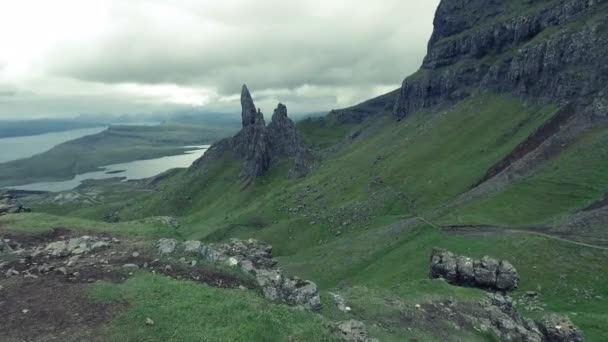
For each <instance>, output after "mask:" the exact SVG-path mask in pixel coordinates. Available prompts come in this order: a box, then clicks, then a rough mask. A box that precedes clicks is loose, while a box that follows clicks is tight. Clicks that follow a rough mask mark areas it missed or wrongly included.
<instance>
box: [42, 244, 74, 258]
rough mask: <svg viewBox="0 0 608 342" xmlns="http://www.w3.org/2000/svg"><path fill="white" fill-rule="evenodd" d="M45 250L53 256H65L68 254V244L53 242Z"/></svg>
mask: <svg viewBox="0 0 608 342" xmlns="http://www.w3.org/2000/svg"><path fill="white" fill-rule="evenodd" d="M44 250H45V251H47V252H48V253H49V254H50V255H52V256H65V255H67V254H68V251H67V243H66V242H65V241H56V242H51V243H49V244H48V245H47V246H46V248H45V249H44Z"/></svg>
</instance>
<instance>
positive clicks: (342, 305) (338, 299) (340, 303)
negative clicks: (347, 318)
mask: <svg viewBox="0 0 608 342" xmlns="http://www.w3.org/2000/svg"><path fill="white" fill-rule="evenodd" d="M329 295H330V296H331V297H332V298H333V300H334V302H335V303H336V307H337V308H338V310H340V311H342V312H350V307H349V306H348V305H346V300H345V299H344V297H342V296H341V295H339V294H337V293H334V292H329Z"/></svg>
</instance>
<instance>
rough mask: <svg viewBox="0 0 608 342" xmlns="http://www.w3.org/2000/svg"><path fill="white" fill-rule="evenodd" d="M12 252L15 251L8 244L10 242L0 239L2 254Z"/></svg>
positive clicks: (0, 251) (0, 252)
mask: <svg viewBox="0 0 608 342" xmlns="http://www.w3.org/2000/svg"><path fill="white" fill-rule="evenodd" d="M12 251H13V249H12V248H11V246H10V245H9V244H8V242H6V241H4V239H2V238H0V254H3V253H10V252H12Z"/></svg>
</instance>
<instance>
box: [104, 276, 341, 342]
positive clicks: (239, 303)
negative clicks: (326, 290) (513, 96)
mask: <svg viewBox="0 0 608 342" xmlns="http://www.w3.org/2000/svg"><path fill="white" fill-rule="evenodd" d="M93 296H94V298H97V299H98V300H103V301H118V302H120V303H127V308H126V309H125V310H124V311H123V312H122V313H120V314H118V316H116V317H115V318H114V319H113V321H112V322H111V324H110V326H109V327H108V329H107V334H108V336H107V337H105V338H104V340H106V341H121V342H123V341H124V342H127V341H137V342H142V341H180V342H181V341H333V340H334V339H333V337H332V334H331V331H329V329H328V328H327V327H326V326H325V325H324V321H323V320H322V318H321V317H320V316H318V315H315V314H313V313H309V312H305V311H302V310H297V309H293V308H289V307H287V306H284V305H275V304H270V303H268V302H267V301H266V300H265V299H263V298H261V297H260V296H259V295H258V294H257V293H255V292H252V291H243V290H238V289H237V290H226V289H216V288H211V287H208V286H205V285H199V284H195V283H192V282H189V281H176V280H171V279H169V278H166V277H163V276H159V275H152V274H149V273H138V274H137V275H136V276H134V277H132V278H130V279H129V280H128V281H127V282H126V283H124V284H120V285H116V284H109V283H101V284H98V285H96V286H95V288H94V291H93ZM146 318H151V319H152V320H153V321H154V323H155V324H154V325H152V326H147V325H146V324H145V321H146Z"/></svg>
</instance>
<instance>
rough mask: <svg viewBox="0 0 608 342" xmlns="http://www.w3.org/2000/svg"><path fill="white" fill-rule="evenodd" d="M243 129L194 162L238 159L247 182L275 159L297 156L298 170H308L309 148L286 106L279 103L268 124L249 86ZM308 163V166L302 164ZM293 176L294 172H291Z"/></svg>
mask: <svg viewBox="0 0 608 342" xmlns="http://www.w3.org/2000/svg"><path fill="white" fill-rule="evenodd" d="M241 107H242V113H241V117H242V124H243V128H242V129H241V130H240V131H239V132H238V133H237V134H236V135H235V136H234V137H232V138H228V139H224V140H221V141H219V142H217V143H215V144H214V145H213V146H211V147H210V148H209V150H207V152H206V153H205V155H204V156H203V157H202V158H201V159H199V160H197V161H196V162H195V163H194V166H195V167H196V166H200V165H203V164H205V163H209V162H212V161H214V160H221V159H225V158H235V159H238V160H240V161H242V163H243V168H242V171H241V176H242V177H243V179H244V180H245V182H246V183H247V184H248V183H250V182H251V181H253V180H254V179H255V178H257V177H259V176H261V175H263V174H264V172H266V171H267V170H268V168H269V167H270V166H271V165H272V164H273V163H275V162H277V161H280V160H283V159H288V158H296V167H294V168H295V169H297V172H296V171H294V173H293V174H294V175H297V176H301V175H302V174H304V173H305V171H309V170H310V167H307V166H308V165H311V163H307V161H308V159H306V158H305V157H304V156H307V154H306V151H307V149H306V148H305V147H304V143H303V141H302V138H301V137H300V135H299V133H298V131H297V128H296V126H295V124H294V123H293V121H291V119H289V117H288V116H287V107H285V105H283V104H281V103H279V105H278V106H277V108H276V109H275V111H274V114H273V116H272V121H271V122H270V124H269V125H268V126H266V123H265V121H264V115H263V114H262V112H261V111H260V110H259V109H256V107H255V104H254V102H253V99H252V97H251V93H250V92H249V89H247V86H246V85H243V89H242V90H241ZM302 165H306V166H302ZM290 176H291V172H290Z"/></svg>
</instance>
